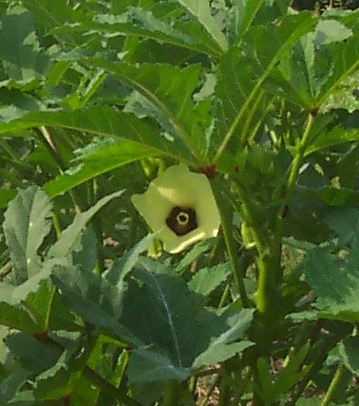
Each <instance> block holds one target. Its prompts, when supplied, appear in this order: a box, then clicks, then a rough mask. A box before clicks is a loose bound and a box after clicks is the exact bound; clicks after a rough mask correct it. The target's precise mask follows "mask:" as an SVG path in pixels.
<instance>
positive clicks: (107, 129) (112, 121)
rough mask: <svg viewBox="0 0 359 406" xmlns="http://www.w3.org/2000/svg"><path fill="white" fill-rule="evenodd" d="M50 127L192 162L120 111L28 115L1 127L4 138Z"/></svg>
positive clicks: (174, 144) (98, 109)
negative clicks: (115, 141)
mask: <svg viewBox="0 0 359 406" xmlns="http://www.w3.org/2000/svg"><path fill="white" fill-rule="evenodd" d="M42 125H48V126H51V127H62V128H68V129H71V130H76V131H81V132H88V133H89V134H93V135H97V136H100V137H111V138H117V139H123V140H127V141H130V142H131V143H133V145H135V146H138V147H139V148H140V149H141V150H144V149H145V148H146V147H147V149H149V150H150V151H151V152H152V153H153V154H154V155H156V154H160V155H167V156H170V157H172V158H174V159H176V160H181V159H184V160H187V161H189V162H191V160H190V159H189V156H188V153H186V151H185V150H184V149H183V145H182V146H181V144H180V143H178V142H176V140H173V141H170V140H168V139H166V138H165V137H163V136H161V135H160V134H159V133H158V132H157V131H155V130H154V129H153V128H151V127H150V126H149V125H148V124H146V122H145V121H143V120H140V119H138V118H137V117H135V116H134V115H133V114H126V113H123V112H121V111H116V110H115V109H114V108H111V107H89V108H86V109H83V110H78V111H72V112H71V111H46V112H38V113H28V114H25V115H24V116H23V117H22V118H21V120H15V121H14V122H10V123H0V134H1V133H4V132H5V133H6V132H9V131H17V130H21V129H25V128H31V127H39V126H42Z"/></svg>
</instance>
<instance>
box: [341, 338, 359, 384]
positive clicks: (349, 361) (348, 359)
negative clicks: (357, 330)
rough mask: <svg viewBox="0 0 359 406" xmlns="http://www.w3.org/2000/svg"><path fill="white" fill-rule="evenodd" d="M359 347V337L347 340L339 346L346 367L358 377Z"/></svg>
mask: <svg viewBox="0 0 359 406" xmlns="http://www.w3.org/2000/svg"><path fill="white" fill-rule="evenodd" d="M358 345H359V337H348V338H345V339H344V340H343V341H342V342H341V343H340V345H339V349H340V355H341V356H342V358H343V361H344V365H345V366H346V367H347V368H348V369H349V371H350V372H351V373H352V374H354V375H356V376H359V354H358Z"/></svg>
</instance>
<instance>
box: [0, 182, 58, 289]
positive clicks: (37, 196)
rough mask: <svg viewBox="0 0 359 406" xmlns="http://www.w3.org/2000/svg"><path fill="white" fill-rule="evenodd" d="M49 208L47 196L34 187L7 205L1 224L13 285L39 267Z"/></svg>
mask: <svg viewBox="0 0 359 406" xmlns="http://www.w3.org/2000/svg"><path fill="white" fill-rule="evenodd" d="M51 209H52V205H51V203H50V199H49V198H48V196H47V195H46V194H45V193H44V192H43V191H42V190H41V189H39V188H37V187H35V186H32V187H30V188H28V189H26V190H23V191H21V192H20V193H19V194H18V195H17V196H16V197H15V199H14V200H12V202H11V203H10V204H9V206H8V209H7V211H6V213H5V221H4V225H3V227H4V233H5V238H6V243H7V245H8V247H9V250H10V256H11V261H12V264H13V266H14V274H13V277H14V281H15V283H16V284H21V283H22V282H24V281H25V280H26V279H27V278H29V277H31V276H32V275H34V274H35V273H36V272H38V270H39V267H40V258H39V256H38V249H39V248H40V245H41V243H42V241H43V239H44V238H45V237H46V236H47V234H48V233H49V231H50V227H51V223H50V221H49V217H50V213H51Z"/></svg>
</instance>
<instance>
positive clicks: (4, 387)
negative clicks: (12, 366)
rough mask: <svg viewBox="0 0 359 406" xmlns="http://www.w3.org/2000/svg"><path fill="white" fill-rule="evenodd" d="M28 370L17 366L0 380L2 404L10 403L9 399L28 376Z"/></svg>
mask: <svg viewBox="0 0 359 406" xmlns="http://www.w3.org/2000/svg"><path fill="white" fill-rule="evenodd" d="M29 375H30V374H29V372H28V371H27V370H26V369H23V368H18V369H16V371H14V372H13V373H12V374H11V375H9V376H8V377H7V378H5V379H3V380H2V381H1V382H0V402H1V404H3V405H8V404H11V403H9V401H10V400H11V399H12V398H13V397H14V396H15V395H16V393H17V392H18V391H19V389H20V388H21V386H22V385H24V384H25V383H26V382H27V380H28V378H29Z"/></svg>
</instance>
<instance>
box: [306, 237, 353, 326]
mask: <svg viewBox="0 0 359 406" xmlns="http://www.w3.org/2000/svg"><path fill="white" fill-rule="evenodd" d="M358 244H359V242H358V241H356V240H355V241H354V242H353V245H352V247H351V250H350V253H349V254H348V256H347V257H346V258H344V259H342V260H340V259H339V258H336V257H335V256H334V255H333V254H332V253H331V252H330V249H329V248H327V247H324V248H323V247H318V248H315V249H313V250H312V251H311V252H310V253H309V254H308V256H307V258H306V259H305V261H304V263H303V267H304V272H305V279H306V281H307V283H308V284H309V285H310V286H311V288H312V289H313V291H314V294H315V295H316V297H317V300H316V302H315V303H314V305H315V307H316V309H318V310H319V315H318V316H319V317H322V318H329V319H335V320H342V321H346V322H352V323H354V322H357V321H358V320H359V302H358V299H357V298H358V295H359V257H358V254H357V253H358V252H359V251H358V249H359V247H358Z"/></svg>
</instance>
